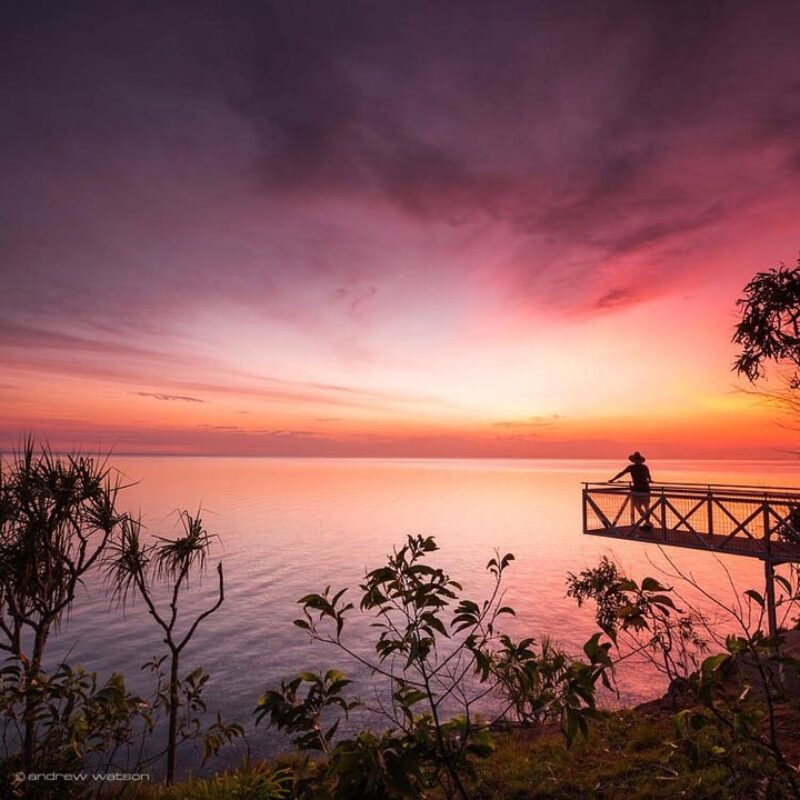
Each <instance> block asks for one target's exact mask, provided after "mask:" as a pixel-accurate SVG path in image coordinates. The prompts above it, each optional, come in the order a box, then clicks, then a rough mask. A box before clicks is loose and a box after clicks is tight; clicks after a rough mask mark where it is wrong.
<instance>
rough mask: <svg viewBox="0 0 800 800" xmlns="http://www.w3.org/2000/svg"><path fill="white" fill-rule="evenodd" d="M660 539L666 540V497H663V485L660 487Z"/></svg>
mask: <svg viewBox="0 0 800 800" xmlns="http://www.w3.org/2000/svg"><path fill="white" fill-rule="evenodd" d="M661 541H662V542H666V541H667V499H666V497H664V487H663V486H662V487H661Z"/></svg>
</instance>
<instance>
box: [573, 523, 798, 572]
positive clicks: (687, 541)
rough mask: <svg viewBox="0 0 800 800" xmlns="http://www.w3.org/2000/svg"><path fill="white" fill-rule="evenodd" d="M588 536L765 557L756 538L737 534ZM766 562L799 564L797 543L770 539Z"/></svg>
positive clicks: (626, 531) (604, 532) (624, 531)
mask: <svg viewBox="0 0 800 800" xmlns="http://www.w3.org/2000/svg"><path fill="white" fill-rule="evenodd" d="M586 534H587V535H589V536H603V537H606V538H609V539H617V540H620V541H626V542H646V543H648V544H663V545H668V546H671V547H685V548H689V549H692V550H704V551H706V552H709V553H727V554H730V555H736V556H750V557H755V558H765V557H766V556H767V551H766V548H765V546H764V542H763V541H762V540H760V539H751V538H750V537H748V536H744V535H737V536H734V537H733V538H732V539H728V538H727V537H725V536H715V535H712V534H708V533H699V534H695V533H691V532H689V531H682V530H680V531H679V530H669V529H668V530H664V529H663V528H656V527H654V528H652V529H650V530H642V529H641V528H639V529H636V530H634V529H633V527H632V526H629V525H620V526H618V528H617V529H616V530H613V531H612V530H609V529H607V528H596V529H590V530H587V531H586ZM770 560H771V561H773V562H776V563H777V562H786V561H793V562H800V542H799V543H795V542H786V541H781V540H772V541H771V542H770Z"/></svg>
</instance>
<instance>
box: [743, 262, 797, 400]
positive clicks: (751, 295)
mask: <svg viewBox="0 0 800 800" xmlns="http://www.w3.org/2000/svg"><path fill="white" fill-rule="evenodd" d="M738 306H739V309H740V313H741V319H740V321H739V323H738V324H737V325H736V328H735V331H734V335H733V341H734V342H735V343H736V344H738V345H739V346H740V347H741V351H740V353H739V355H738V356H737V358H736V361H735V363H734V368H735V369H736V371H737V372H738V373H740V374H742V375H744V376H745V377H746V378H747V379H748V380H750V381H755V380H757V379H759V378H761V377H763V376H764V373H765V366H766V364H767V363H769V362H772V363H773V364H776V365H779V366H786V367H788V368H789V369H790V370H791V375H790V381H791V382H792V384H793V385H794V387H795V388H798V386H800V383H798V379H799V378H800V373H798V370H800V259H798V261H797V266H795V267H793V268H789V267H787V266H785V265H784V264H781V265H780V266H779V267H776V268H772V269H769V270H767V271H765V272H759V273H757V274H756V275H755V277H754V278H753V279H752V280H751V281H750V282H749V283H748V284H747V286H745V288H744V297H742V298H741V299H740V300H739V301H738Z"/></svg>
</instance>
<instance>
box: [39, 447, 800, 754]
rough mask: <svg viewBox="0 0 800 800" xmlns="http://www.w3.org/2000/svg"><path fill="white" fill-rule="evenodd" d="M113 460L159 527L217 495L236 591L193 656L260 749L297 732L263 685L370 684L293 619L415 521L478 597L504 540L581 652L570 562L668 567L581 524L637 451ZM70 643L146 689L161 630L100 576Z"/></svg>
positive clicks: (528, 622) (706, 473)
mask: <svg viewBox="0 0 800 800" xmlns="http://www.w3.org/2000/svg"><path fill="white" fill-rule="evenodd" d="M114 463H115V465H116V467H117V468H118V469H119V470H120V471H122V472H123V473H124V474H125V476H127V477H128V478H130V479H132V480H135V481H137V483H136V485H135V486H134V487H132V488H130V489H128V490H127V491H126V493H125V495H124V502H123V506H125V507H126V508H129V509H132V510H141V512H142V516H143V518H144V521H145V522H146V524H147V526H148V529H149V531H151V532H152V533H154V534H165V533H174V532H175V531H176V524H177V523H176V517H175V510H176V509H178V508H188V509H190V510H194V509H197V508H198V507H199V506H202V508H203V509H204V513H203V517H204V521H205V523H206V527H207V528H208V529H209V530H210V531H212V532H214V533H217V534H219V537H220V543H219V546H218V547H217V549H216V553H215V556H216V557H217V558H221V559H222V561H223V563H224V568H225V576H226V600H225V603H224V605H223V607H222V608H221V609H220V610H219V611H218V612H217V613H216V614H214V615H213V616H212V617H211V618H210V619H209V620H207V621H206V623H205V624H204V625H203V627H202V628H201V629H200V630H199V632H198V634H197V635H196V636H195V639H194V642H193V644H192V645H191V647H190V648H189V649H188V650H187V651H186V654H185V656H184V660H183V667H184V669H183V670H182V671H183V672H186V671H188V670H189V668H191V667H193V666H197V665H200V664H202V665H203V666H204V667H205V668H206V669H207V670H208V671H209V672H210V673H211V676H212V678H211V681H210V685H209V690H208V700H209V710H210V711H213V710H215V709H216V708H221V709H222V710H223V713H224V715H225V716H226V717H227V718H229V719H232V720H237V721H239V722H242V723H243V724H245V726H246V727H247V728H248V738H249V744H250V747H251V749H252V752H253V753H254V754H256V755H265V754H267V755H268V754H272V753H274V752H276V751H278V750H280V749H281V748H282V747H285V745H286V742H285V740H284V739H283V737H282V736H280V735H277V734H275V733H273V732H271V731H265V730H263V729H261V728H259V729H258V730H256V731H254V730H253V728H252V722H251V720H252V709H253V707H254V705H255V702H256V699H257V697H258V695H259V693H260V692H261V691H262V690H263V689H264V687H266V686H268V685H271V684H275V683H276V682H278V681H279V680H280V679H281V678H282V677H287V676H289V675H291V674H293V673H294V672H296V671H297V670H300V669H309V668H311V669H319V668H323V667H327V666H334V665H336V666H339V665H341V666H344V667H345V669H346V670H347V671H349V672H350V673H351V675H352V677H354V678H355V679H356V681H357V682H359V683H361V682H363V681H364V680H365V679H366V677H367V676H366V675H365V674H364V673H363V671H362V670H358V669H354V668H352V667H351V665H348V664H346V663H345V662H344V661H343V659H342V657H341V656H340V655H339V654H338V653H336V652H333V651H332V650H326V649H324V648H322V649H321V648H319V647H317V646H311V645H310V644H309V643H308V641H307V640H306V639H305V638H304V636H303V635H302V632H300V631H299V630H297V629H296V628H294V627H293V626H292V624H291V621H292V619H294V618H296V616H298V613H297V605H296V601H297V599H298V598H299V597H301V596H302V595H303V594H305V593H307V592H309V591H318V590H321V589H322V588H324V587H325V586H326V585H328V584H331V585H333V586H334V587H340V586H345V585H351V586H356V585H357V583H358V581H359V579H360V578H361V577H362V576H363V574H364V571H365V570H366V569H368V568H372V567H374V566H377V565H379V564H380V563H381V560H382V558H383V557H384V556H385V554H386V553H388V552H389V551H390V550H391V547H392V545H393V544H394V543H399V542H401V541H402V540H403V538H404V536H405V534H406V533H424V534H433V535H435V536H436V537H437V540H438V542H439V545H440V547H441V552H440V553H439V554H437V555H438V557H439V561H440V563H441V564H442V565H443V566H445V567H446V568H447V569H448V570H449V571H450V572H451V574H452V575H453V577H455V578H457V579H458V580H460V581H461V582H462V583H463V584H464V585H465V589H466V591H467V592H468V593H469V595H470V596H474V595H477V594H479V593H480V591H481V590H482V589H484V588H485V587H486V586H487V585H488V584H487V581H486V578H485V573H484V567H485V564H486V562H487V560H488V559H489V558H490V557H491V556H492V551H493V549H494V548H495V547H496V548H499V549H500V550H501V551H503V552H513V553H514V554H515V556H516V561H515V562H514V564H513V566H512V568H511V569H510V570H509V572H508V579H507V590H508V593H507V602H508V604H509V605H512V606H514V607H515V608H516V609H517V618H516V619H515V620H511V621H510V623H509V627H510V629H511V631H512V632H513V633H515V634H525V635H532V636H535V637H541V636H542V635H550V636H552V637H553V638H555V639H556V640H558V641H559V642H561V643H562V644H563V645H565V646H567V647H568V648H573V649H575V650H576V651H577V650H579V648H580V646H581V644H582V643H583V642H584V641H585V640H586V638H587V637H588V636H589V635H590V634H591V632H593V630H594V628H593V623H592V617H591V612H590V611H589V610H586V609H583V610H578V609H577V608H576V606H575V604H574V602H573V601H572V600H570V599H568V598H566V597H565V592H564V589H565V585H564V579H565V576H566V574H567V572H569V571H578V570H580V569H582V568H584V567H586V566H589V565H592V564H594V563H596V561H597V560H598V558H599V557H600V556H601V555H602V554H604V553H605V554H609V555H612V556H614V557H615V558H617V559H618V560H619V561H620V562H621V563H622V564H623V565H624V566H625V568H626V569H627V570H628V572H629V574H631V575H632V576H633V577H638V578H641V577H642V576H643V575H646V574H653V575H656V576H658V572H657V569H656V567H655V566H654V565H653V564H652V563H650V560H652V561H653V562H655V564H656V565H658V564H664V562H663V559H661V557H660V554H659V551H658V549H657V548H655V547H654V546H652V545H642V544H637V543H631V542H616V541H612V540H607V539H597V538H589V537H584V536H582V535H581V504H580V489H581V486H580V484H581V481H585V480H604V479H607V478H608V477H610V476H611V475H613V474H614V472H615V471H617V469H618V468H620V467H621V466H622V465H621V464H618V463H616V462H614V463H612V462H603V461H571V460H570V461H567V460H531V461H521V460H515V461H488V460H452V461H451V460H430V461H429V460H344V459H343V460H327V459H325V460H322V459H297V460H294V459H253V458H242V459H237V458H183V457H180V458H179V457H161V458H150V457H119V458H116V459H115V461H114ZM651 468H652V471H653V476H654V479H655V480H657V481H659V480H664V481H678V480H680V481H692V482H703V483H705V482H711V481H719V482H725V483H739V482H741V483H748V484H767V485H783V486H798V485H800V464H798V463H797V462H777V461H769V462H754V461H727V462H723V461H685V462H678V461H664V462H660V463H659V462H656V463H653V464H652V465H651ZM673 555H674V557H675V560H676V561H677V562H678V563H679V564H681V565H682V566H683V567H685V568H687V569H690V570H691V571H692V572H693V573H694V574H695V576H696V577H697V578H699V579H700V580H702V581H704V583H705V584H706V585H708V586H709V587H711V588H712V589H713V590H714V591H715V592H716V593H718V594H719V595H720V596H722V597H730V596H731V591H732V590H731V587H730V585H729V583H728V579H727V577H726V576H725V575H724V573H723V571H722V570H721V569H720V566H719V564H718V562H717V561H716V560H715V558H714V557H713V556H711V555H708V554H705V553H701V552H697V551H680V550H677V551H673ZM724 563H725V564H726V565H727V566H728V567H729V569H730V570H731V574H732V576H733V578H734V580H735V582H736V584H737V586H738V587H739V588H740V589H742V590H744V589H746V588H748V587H750V586H760V583H762V582H763V575H762V572H761V566H760V562H757V561H755V560H750V559H746V558H735V557H726V558H725V560H724ZM214 589H215V582H214V580H213V576H212V575H211V574H209V575H208V576H207V577H206V579H205V580H204V581H203V582H202V583H201V584H200V585H199V586H194V587H192V590H191V592H190V593H189V594H187V596H186V598H185V601H184V606H183V607H184V608H185V609H186V611H187V613H190V612H196V611H197V610H199V609H200V608H202V607H204V605H205V604H206V603H207V602H208V598H209V597H211V595H212V593H213V591H214ZM697 602H698V603H699V602H700V601H699V600H698V601H697ZM361 644H363V642H362V643H361ZM356 646H360V644H359V643H356ZM67 652H70V660H71V661H72V662H73V663H83V664H84V665H86V666H87V667H88V668H90V669H92V670H96V671H98V672H100V673H101V674H103V675H106V674H108V673H110V672H111V671H112V670H121V671H123V672H124V673H125V674H126V676H128V678H129V680H130V681H131V682H132V684H133V685H134V687H135V688H138V689H142V690H144V689H145V687H146V683H145V681H144V678H143V675H142V673H141V671H140V666H141V665H142V664H143V663H144V661H146V660H147V659H148V658H149V657H150V656H151V655H152V654H155V653H157V652H161V649H160V637H159V635H158V631H157V629H156V628H155V627H154V625H153V623H152V621H151V620H150V619H149V617H148V616H147V614H145V613H144V612H143V609H142V607H141V604H138V605H134V606H133V607H132V608H129V609H127V610H126V611H125V613H123V612H122V611H121V610H119V609H116V608H113V607H109V602H108V599H107V597H106V596H105V593H104V592H103V591H102V586H101V585H100V584H97V583H92V582H90V583H89V584H88V585H87V587H86V591H85V592H84V593H82V595H81V596H80V598H79V600H78V602H77V603H76V605H75V608H74V610H73V613H72V615H71V617H70V619H69V621H68V623H67V624H66V626H65V627H64V629H63V630H62V631H61V633H60V634H59V635H58V636H57V637H56V638H55V639H54V641H53V643H52V645H51V648H50V653H51V657H52V658H53V659H57V658H60V657H62V656H64V655H65V654H66V653H67ZM619 680H620V688H621V692H622V694H621V698H620V701H621V702H623V703H631V702H637V701H641V700H644V699H648V698H650V697H653V696H654V695H655V694H656V693H658V692H659V691H660V690H661V689H663V683H661V682H660V680H659V678H658V676H653V675H652V674H648V673H647V672H646V671H644V670H642V669H638V670H637V669H628V670H624V671H622V672H621V673H620V675H619ZM230 758H231V756H229V759H230Z"/></svg>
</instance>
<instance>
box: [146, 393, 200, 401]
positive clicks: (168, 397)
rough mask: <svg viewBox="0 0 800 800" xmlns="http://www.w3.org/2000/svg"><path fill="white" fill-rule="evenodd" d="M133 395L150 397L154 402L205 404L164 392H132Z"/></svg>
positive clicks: (187, 397)
mask: <svg viewBox="0 0 800 800" xmlns="http://www.w3.org/2000/svg"><path fill="white" fill-rule="evenodd" d="M134 394H135V395H138V396H139V397H152V398H153V399H154V400H167V401H174V400H177V401H179V402H182V403H205V402H207V401H206V400H202V399H201V398H199V397H192V396H191V395H185V394H165V393H164V392H134Z"/></svg>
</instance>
